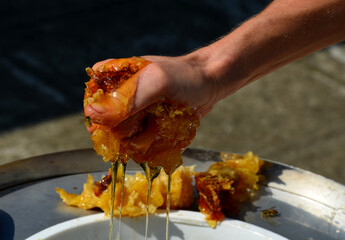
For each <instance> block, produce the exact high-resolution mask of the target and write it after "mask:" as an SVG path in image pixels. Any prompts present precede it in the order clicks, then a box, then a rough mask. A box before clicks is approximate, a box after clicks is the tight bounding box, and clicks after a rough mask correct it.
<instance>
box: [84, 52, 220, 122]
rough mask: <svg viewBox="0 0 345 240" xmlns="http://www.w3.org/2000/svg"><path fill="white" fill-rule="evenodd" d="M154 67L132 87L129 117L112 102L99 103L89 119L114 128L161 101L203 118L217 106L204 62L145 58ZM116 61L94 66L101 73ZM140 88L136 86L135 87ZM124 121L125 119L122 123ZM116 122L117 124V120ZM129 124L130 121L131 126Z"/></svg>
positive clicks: (187, 58) (89, 112) (186, 58)
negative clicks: (103, 68)
mask: <svg viewBox="0 0 345 240" xmlns="http://www.w3.org/2000/svg"><path fill="white" fill-rule="evenodd" d="M142 58H143V59H145V60H148V61H150V62H151V63H150V64H149V65H147V66H145V67H144V68H143V69H142V70H141V71H140V72H139V73H138V76H137V77H136V78H135V80H131V81H132V82H133V83H132V85H133V86H131V87H132V88H135V89H136V91H134V92H133V95H134V96H133V98H134V99H133V106H131V107H130V108H128V111H129V112H128V113H127V114H125V115H123V114H122V115H121V114H118V113H117V112H118V109H120V108H121V106H120V104H121V103H120V102H119V101H111V104H108V105H107V106H104V105H99V103H94V104H90V106H88V107H86V108H85V116H90V117H91V120H92V122H96V123H97V122H98V123H100V122H102V123H108V122H111V125H112V127H114V126H116V125H117V124H119V122H123V121H124V120H126V119H127V118H128V117H129V119H130V118H131V117H132V116H134V115H135V114H136V113H138V112H139V111H140V110H142V109H144V108H145V107H147V106H149V105H151V104H153V103H155V102H159V101H167V102H174V103H178V104H182V105H187V106H189V107H192V108H195V109H196V110H197V112H198V113H199V114H200V116H205V115H206V114H207V113H208V112H209V111H210V110H211V109H212V107H213V105H214V104H215V102H216V97H215V95H216V89H217V88H216V86H215V83H214V81H212V79H211V78H210V77H208V75H207V74H206V72H205V68H204V65H203V62H202V61H199V60H198V58H196V57H191V56H190V55H186V56H182V57H161V56H144V57H142ZM111 60H112V59H108V60H105V61H101V62H98V63H96V64H95V65H94V66H93V70H97V69H99V68H100V67H102V66H104V64H106V63H108V62H110V61H111ZM134 85H136V86H134ZM118 118H121V119H118ZM115 119H116V120H115ZM128 121H129V120H126V122H128Z"/></svg>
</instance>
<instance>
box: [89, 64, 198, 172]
mask: <svg viewBox="0 0 345 240" xmlns="http://www.w3.org/2000/svg"><path fill="white" fill-rule="evenodd" d="M148 64H150V62H149V61H146V60H144V59H141V58H137V57H133V58H128V59H116V60H112V61H110V62H108V63H106V64H105V65H104V66H102V67H100V68H99V69H97V70H92V69H87V73H88V75H89V76H90V78H91V79H90V81H89V82H88V83H86V86H87V87H86V89H85V96H84V108H85V109H86V108H88V107H90V105H93V106H94V105H96V106H97V104H98V106H107V107H109V112H110V113H109V114H112V115H111V116H112V117H110V118H102V119H97V118H92V121H91V120H90V119H91V118H90V116H85V122H86V125H87V126H88V127H89V129H90V132H91V139H92V141H93V144H94V149H95V151H96V152H97V153H98V154H100V155H102V156H103V159H104V160H105V161H109V160H110V161H115V159H118V158H119V159H120V160H121V161H122V162H125V161H127V160H128V159H129V158H132V159H133V160H134V161H136V162H137V163H141V162H147V163H148V164H149V166H151V167H157V166H162V167H163V168H164V170H165V172H166V173H167V174H170V173H172V172H174V170H175V169H176V168H177V167H179V166H180V165H181V164H182V152H183V151H184V149H185V148H186V147H187V146H188V145H189V144H190V143H191V141H192V140H193V138H194V136H195V133H196V129H197V127H198V126H199V125H200V118H199V116H198V115H197V113H196V111H195V110H194V109H191V108H189V107H186V106H183V105H180V104H177V103H171V102H169V101H168V100H166V101H164V102H158V103H154V104H152V105H151V106H148V107H147V108H145V109H143V110H141V111H139V112H138V113H136V114H135V115H134V116H129V112H130V109H131V108H132V107H133V99H134V96H135V92H136V88H137V84H138V82H137V77H138V73H139V72H140V70H141V69H143V68H144V67H145V66H147V65H148ZM114 102H116V103H117V104H116V106H117V107H116V109H112V108H111V106H112V104H113V103H114Z"/></svg>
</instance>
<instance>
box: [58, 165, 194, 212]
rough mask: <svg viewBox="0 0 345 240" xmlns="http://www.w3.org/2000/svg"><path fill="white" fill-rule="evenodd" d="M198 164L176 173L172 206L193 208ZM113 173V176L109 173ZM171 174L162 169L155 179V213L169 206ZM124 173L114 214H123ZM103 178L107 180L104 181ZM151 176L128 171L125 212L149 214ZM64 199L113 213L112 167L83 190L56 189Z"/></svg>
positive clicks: (152, 203) (152, 205) (152, 201)
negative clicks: (111, 210)
mask: <svg viewBox="0 0 345 240" xmlns="http://www.w3.org/2000/svg"><path fill="white" fill-rule="evenodd" d="M193 174H194V167H182V166H181V167H179V168H178V169H177V170H176V171H175V172H174V173H173V174H172V184H171V199H170V206H171V209H189V208H190V207H191V205H192V203H193V200H194V199H193V185H192V179H193ZM109 176H110V177H109ZM167 178H168V176H167V175H166V174H165V173H164V171H161V173H160V175H159V176H158V177H157V178H156V179H155V180H154V181H153V183H152V190H151V196H150V197H151V198H150V206H149V213H150V214H153V213H155V211H156V210H157V209H158V208H165V206H166V195H167ZM121 179H122V173H120V172H119V173H118V176H117V180H116V191H115V209H114V216H119V212H120V199H121V187H122V183H121ZM102 181H103V182H102ZM147 184H148V183H147V179H146V177H145V175H144V174H142V173H140V172H137V173H136V174H135V175H126V177H125V188H124V196H123V202H122V216H129V217H135V216H143V215H145V214H146V201H147ZM56 191H57V193H58V194H59V195H60V197H61V199H62V200H63V201H64V202H65V203H66V204H68V205H71V206H76V207H79V208H83V209H92V208H100V209H102V210H103V211H104V213H105V214H106V215H109V214H110V201H111V171H109V172H108V174H107V176H105V177H104V178H102V180H101V181H100V182H95V181H94V180H93V177H92V176H91V175H89V176H88V178H87V182H86V183H85V184H84V189H83V192H82V193H81V194H79V195H78V194H74V193H67V192H66V191H65V190H63V189H61V188H57V189H56Z"/></svg>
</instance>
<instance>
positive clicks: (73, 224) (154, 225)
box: [27, 210, 287, 240]
mask: <svg viewBox="0 0 345 240" xmlns="http://www.w3.org/2000/svg"><path fill="white" fill-rule="evenodd" d="M165 216H166V215H165V213H158V214H155V215H150V217H149V233H148V239H149V240H158V239H165ZM204 218H205V216H204V215H203V214H201V213H199V212H192V211H182V210H179V211H172V212H171V213H170V223H169V239H170V240H177V239H188V240H194V239H197V240H203V239H205V240H209V239H217V240H222V239H224V240H225V239H231V240H242V239H243V240H248V239H251V240H253V239H277V240H283V239H287V238H284V237H282V236H280V235H278V234H276V233H273V232H270V231H268V230H265V229H263V228H260V227H257V226H254V225H252V224H248V223H245V222H242V221H238V220H231V219H227V220H225V221H223V222H222V223H221V224H220V225H219V226H217V228H215V229H213V228H210V227H209V226H208V224H207V222H206V221H205V220H204ZM145 224H146V222H145V217H135V218H122V224H121V239H124V240H132V239H133V240H134V239H144V235H145ZM114 228H115V230H117V229H118V219H117V218H114ZM114 236H116V232H114ZM108 238H109V218H108V217H105V216H104V214H103V213H101V214H95V215H90V216H86V217H81V218H76V219H73V220H70V221H66V222H63V223H60V224H57V225H55V226H52V227H49V228H47V229H45V230H43V231H41V232H39V233H37V234H35V235H33V236H31V237H29V238H27V240H61V239H63V240H77V239H83V240H84V239H85V240H104V239H108ZM114 239H116V237H114Z"/></svg>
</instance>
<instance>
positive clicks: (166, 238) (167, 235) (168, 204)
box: [165, 173, 172, 240]
mask: <svg viewBox="0 0 345 240" xmlns="http://www.w3.org/2000/svg"><path fill="white" fill-rule="evenodd" d="M171 175H172V173H170V174H169V175H168V192H167V210H166V215H167V216H166V228H165V240H168V239H169V213H170V188H171Z"/></svg>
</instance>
